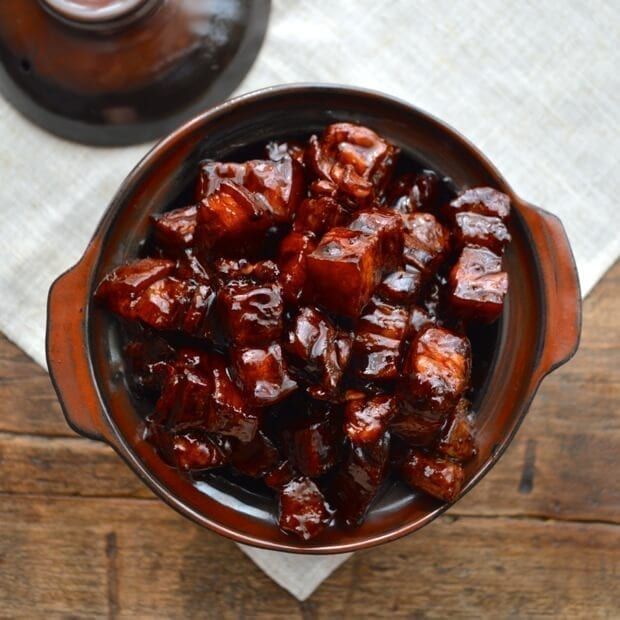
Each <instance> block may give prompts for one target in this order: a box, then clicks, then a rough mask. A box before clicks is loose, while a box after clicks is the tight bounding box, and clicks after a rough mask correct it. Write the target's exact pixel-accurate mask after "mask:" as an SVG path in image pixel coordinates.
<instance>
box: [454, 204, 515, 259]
mask: <svg viewBox="0 0 620 620" xmlns="http://www.w3.org/2000/svg"><path fill="white" fill-rule="evenodd" d="M455 224H456V225H455V228H454V231H455V238H456V241H457V244H458V246H459V247H461V248H463V247H465V246H466V245H477V246H482V247H485V248H488V249H489V250H491V252H494V253H495V254H499V255H501V254H503V253H504V247H505V246H506V244H507V243H508V242H509V241H510V234H509V233H508V229H507V228H506V225H505V224H504V222H503V221H502V220H501V219H500V218H499V217H490V216H488V215H480V214H478V213H468V212H463V213H457V214H456V217H455Z"/></svg>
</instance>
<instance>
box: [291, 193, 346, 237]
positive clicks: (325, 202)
mask: <svg viewBox="0 0 620 620" xmlns="http://www.w3.org/2000/svg"><path fill="white" fill-rule="evenodd" d="M350 219H351V215H350V213H349V210H348V209H347V208H346V207H345V206H344V205H343V204H342V203H341V202H340V201H338V200H336V199H335V198H332V197H331V196H320V197H318V198H306V199H305V200H304V201H302V203H301V204H300V205H299V207H298V208H297V213H296V214H295V221H294V222H293V230H296V231H298V232H312V233H314V234H315V235H317V236H319V237H320V236H322V235H324V234H325V233H326V232H327V231H328V230H329V229H330V228H334V227H335V226H344V225H345V224H347V223H348V222H349V220H350Z"/></svg>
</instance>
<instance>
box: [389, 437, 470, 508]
mask: <svg viewBox="0 0 620 620" xmlns="http://www.w3.org/2000/svg"><path fill="white" fill-rule="evenodd" d="M400 473H401V476H402V478H403V480H404V481H405V482H406V483H407V484H409V485H410V486H412V487H414V488H416V489H420V490H421V491H424V492H425V493H428V494H429V495H432V496H433V497H436V498H437V499H440V500H443V501H444V502H452V501H454V500H455V499H456V498H457V496H458V494H459V493H460V492H461V487H462V486H463V481H464V479H465V473H464V471H463V468H462V467H461V465H459V464H458V463H455V462H454V461H450V460H448V459H445V458H443V457H439V456H435V455H431V454H428V453H426V452H422V451H421V450H418V449H416V448H411V450H410V451H409V453H408V455H407V457H406V458H405V460H404V461H403V463H402V465H401V468H400Z"/></svg>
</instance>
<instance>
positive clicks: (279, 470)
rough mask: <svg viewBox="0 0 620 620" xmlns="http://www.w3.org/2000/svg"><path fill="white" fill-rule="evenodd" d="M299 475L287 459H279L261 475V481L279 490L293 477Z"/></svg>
mask: <svg viewBox="0 0 620 620" xmlns="http://www.w3.org/2000/svg"><path fill="white" fill-rule="evenodd" d="M298 475H299V472H297V471H295V468H294V467H293V466H292V465H291V463H290V461H289V460H288V459H284V460H282V461H280V462H279V463H278V464H277V465H276V466H275V467H274V468H273V469H272V470H270V471H269V472H267V473H266V474H265V476H264V477H263V482H264V483H265V484H266V485H267V486H268V487H269V488H271V489H275V490H276V491H279V490H280V489H281V488H282V487H284V486H286V485H287V484H288V483H289V482H290V481H291V480H292V479H293V478H295V477H296V476H298Z"/></svg>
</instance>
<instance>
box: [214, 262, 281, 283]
mask: <svg viewBox="0 0 620 620" xmlns="http://www.w3.org/2000/svg"><path fill="white" fill-rule="evenodd" d="M213 267H214V269H215V273H216V276H217V278H218V279H219V281H220V283H221V284H222V285H224V284H226V283H227V282H229V281H230V280H242V281H248V282H260V283H263V284H267V283H274V282H277V281H278V279H279V277H280V269H279V267H278V266H277V265H276V264H275V263H274V262H273V261H270V260H261V261H258V262H256V263H251V262H250V261H248V260H246V259H245V258H239V259H234V258H218V259H217V260H215V261H214V262H213Z"/></svg>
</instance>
